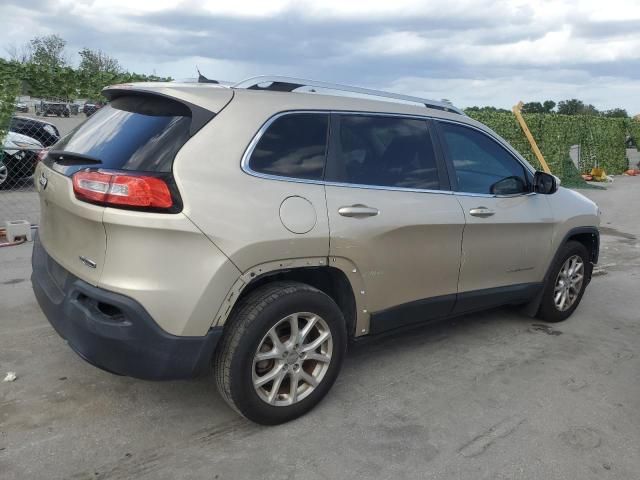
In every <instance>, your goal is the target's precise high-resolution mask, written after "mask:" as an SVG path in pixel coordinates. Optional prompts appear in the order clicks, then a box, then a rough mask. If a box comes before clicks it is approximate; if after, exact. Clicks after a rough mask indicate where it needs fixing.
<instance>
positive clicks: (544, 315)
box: [536, 241, 593, 322]
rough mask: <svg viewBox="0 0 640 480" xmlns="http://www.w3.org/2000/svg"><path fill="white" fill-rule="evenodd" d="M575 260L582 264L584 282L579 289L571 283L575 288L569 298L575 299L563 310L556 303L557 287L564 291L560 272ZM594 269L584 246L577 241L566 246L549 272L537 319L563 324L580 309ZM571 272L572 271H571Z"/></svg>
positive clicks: (562, 248) (570, 290)
mask: <svg viewBox="0 0 640 480" xmlns="http://www.w3.org/2000/svg"><path fill="white" fill-rule="evenodd" d="M574 258H575V259H579V261H581V262H582V269H581V270H582V281H581V283H580V286H579V288H578V287H577V285H575V283H577V282H575V283H574V282H573V281H572V282H570V283H571V285H572V286H573V287H569V290H568V292H569V293H568V295H569V297H568V298H571V295H574V296H573V299H572V301H571V303H570V305H569V306H566V303H565V306H563V307H562V308H561V307H560V306H559V305H558V303H557V302H556V296H557V295H558V293H557V292H556V287H557V288H558V289H560V290H562V287H561V286H559V282H560V280H561V278H560V277H561V273H560V272H561V270H563V267H565V263H567V262H568V261H569V260H570V259H574ZM592 269H593V265H592V264H591V260H590V256H589V251H588V250H587V248H586V247H585V246H584V245H583V244H581V243H580V242H575V241H569V242H567V243H566V244H564V245H563V246H562V247H561V249H560V252H559V254H558V255H557V257H556V259H555V260H554V263H553V265H552V267H551V270H550V272H549V277H548V278H547V282H546V285H545V288H544V293H543V294H542V300H541V301H540V308H539V309H538V313H537V315H536V317H538V318H539V319H541V320H544V321H546V322H561V321H563V320H565V319H567V318H569V317H570V316H571V314H572V313H573V312H574V311H575V309H576V308H578V305H579V304H580V301H581V300H582V295H584V290H585V288H586V287H587V284H588V283H589V279H590V278H591V271H592ZM569 271H571V270H570V269H569ZM578 271H579V270H578ZM576 278H577V277H576ZM563 282H564V284H566V283H567V282H566V281H564V280H563ZM560 303H561V300H560Z"/></svg>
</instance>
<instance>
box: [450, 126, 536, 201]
mask: <svg viewBox="0 0 640 480" xmlns="http://www.w3.org/2000/svg"><path fill="white" fill-rule="evenodd" d="M440 128H441V131H442V134H443V137H444V144H445V145H444V147H445V150H446V153H447V154H448V156H449V158H450V159H451V161H452V162H453V168H454V170H455V174H456V177H457V179H458V191H459V192H467V193H487V194H497V195H512V194H518V193H524V192H526V191H527V189H528V182H527V175H526V172H525V169H524V167H523V166H522V164H521V163H520V162H518V160H516V159H515V158H514V157H513V155H511V154H510V153H509V152H508V151H507V150H506V149H505V148H504V147H502V145H500V144H499V143H498V142H496V141H495V140H493V139H492V138H491V137H489V136H488V135H485V134H484V133H481V132H479V131H477V130H475V129H472V128H468V127H464V126H462V125H456V124H453V123H447V122H440Z"/></svg>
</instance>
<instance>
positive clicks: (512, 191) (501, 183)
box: [489, 176, 527, 195]
mask: <svg viewBox="0 0 640 480" xmlns="http://www.w3.org/2000/svg"><path fill="white" fill-rule="evenodd" d="M489 192H491V193H492V194H493V195H517V194H519V193H526V192H527V184H526V183H525V181H524V180H523V179H522V178H520V177H515V176H514V177H506V178H503V179H502V180H498V181H497V182H496V183H494V184H493V185H491V188H490V189H489Z"/></svg>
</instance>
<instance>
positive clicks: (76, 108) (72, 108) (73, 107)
mask: <svg viewBox="0 0 640 480" xmlns="http://www.w3.org/2000/svg"><path fill="white" fill-rule="evenodd" d="M81 107H84V105H83V104H80V103H76V102H73V103H70V104H69V113H70V114H71V115H78V113H80V108H81Z"/></svg>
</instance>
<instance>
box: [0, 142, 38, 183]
mask: <svg viewBox="0 0 640 480" xmlns="http://www.w3.org/2000/svg"><path fill="white" fill-rule="evenodd" d="M43 148H44V147H43V145H42V144H41V143H40V142H38V141H37V140H36V139H34V138H31V137H28V136H26V135H21V134H19V133H15V132H8V133H7V135H6V137H5V138H4V141H3V142H2V152H1V153H0V188H6V187H8V186H10V185H12V184H13V182H14V181H15V180H19V179H22V178H29V177H31V176H32V175H33V171H34V170H35V168H36V163H37V161H38V154H39V153H40V152H41V151H42V149H43Z"/></svg>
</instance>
